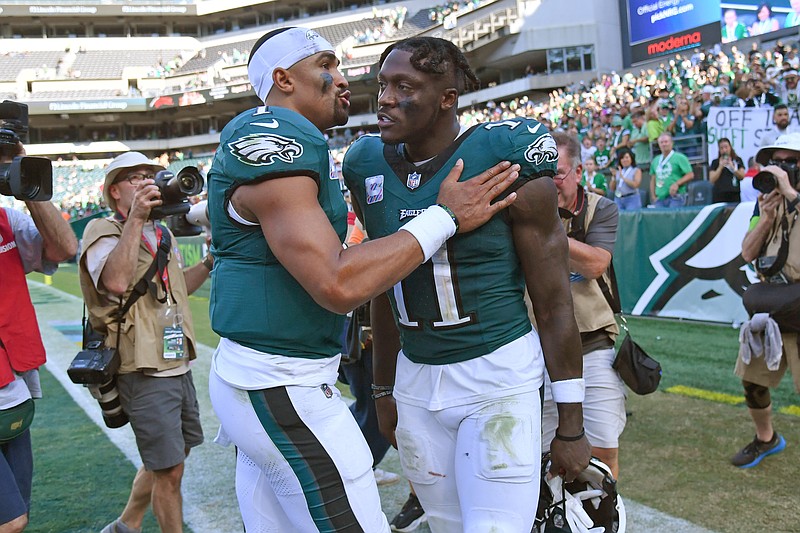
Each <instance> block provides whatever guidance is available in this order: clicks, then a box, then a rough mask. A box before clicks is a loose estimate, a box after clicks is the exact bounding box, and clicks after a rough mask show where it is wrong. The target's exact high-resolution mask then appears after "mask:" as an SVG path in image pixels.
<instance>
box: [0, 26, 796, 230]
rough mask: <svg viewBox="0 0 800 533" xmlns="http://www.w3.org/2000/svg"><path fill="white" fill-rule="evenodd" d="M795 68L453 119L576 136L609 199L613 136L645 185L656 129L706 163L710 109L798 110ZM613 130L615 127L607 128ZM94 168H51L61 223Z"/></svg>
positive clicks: (735, 54)
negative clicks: (525, 125) (527, 123)
mask: <svg viewBox="0 0 800 533" xmlns="http://www.w3.org/2000/svg"><path fill="white" fill-rule="evenodd" d="M241 60H244V61H246V59H242V58H240V61H241ZM798 68H800V57H798V44H797V43H791V44H784V43H782V42H780V41H779V42H778V43H777V44H776V45H775V46H774V47H772V48H762V49H760V48H756V47H755V46H754V47H753V48H752V49H751V50H749V51H747V52H745V51H743V50H740V49H738V48H737V47H736V46H733V47H731V50H730V51H727V52H726V51H724V50H722V49H719V48H717V49H709V50H697V51H695V52H693V53H691V54H683V55H681V54H678V55H676V56H675V57H674V58H672V59H670V60H668V61H665V62H664V63H662V64H660V65H659V66H658V68H656V69H646V70H640V71H639V72H638V73H637V72H633V71H629V72H625V73H622V74H619V73H617V72H611V73H607V74H602V75H601V76H600V77H599V78H596V79H593V80H590V81H586V82H583V81H582V82H580V83H577V84H574V85H572V86H569V87H565V88H562V89H557V90H554V91H552V92H551V93H550V94H549V95H548V97H547V98H545V99H541V100H536V99H534V98H531V97H529V96H527V95H523V96H519V97H516V98H513V99H510V100H506V101H501V102H495V101H491V100H490V101H488V102H486V103H485V104H483V105H482V106H473V107H471V108H469V109H467V110H465V111H462V112H461V114H460V115H459V121H460V122H461V124H462V125H465V126H471V125H474V124H478V123H481V122H487V121H498V120H508V119H512V118H515V117H529V118H534V119H536V120H539V121H540V122H542V123H544V124H545V125H547V126H548V127H550V129H551V130H554V131H566V132H569V133H573V134H576V135H578V137H579V138H580V139H581V140H582V143H583V146H584V150H583V151H582V157H581V159H583V160H586V158H587V157H591V158H592V159H593V160H594V162H595V165H596V166H597V169H598V170H599V174H600V177H599V179H597V180H596V183H594V184H592V186H593V187H594V188H599V189H602V190H605V191H606V193H607V194H609V195H610V194H611V182H612V181H613V180H612V178H613V176H614V174H615V169H616V167H617V165H616V162H615V157H614V156H615V155H616V151H617V150H619V149H620V148H622V147H623V146H622V145H618V144H611V141H612V140H613V138H615V136H616V135H617V134H618V133H619V132H620V131H621V132H622V133H623V134H624V135H627V137H628V138H627V140H625V143H624V145H625V146H624V147H626V148H631V149H632V150H633V152H634V154H635V159H636V164H637V166H639V167H640V168H641V169H642V171H643V173H644V174H645V179H646V178H647V173H648V171H649V167H650V161H651V149H652V151H653V152H654V153H656V154H657V153H658V151H659V150H658V146H657V143H656V140H657V139H658V136H659V135H660V134H662V133H664V132H665V131H666V132H669V133H670V134H671V135H672V136H673V137H674V138H676V142H675V144H676V150H677V151H679V152H683V153H685V154H686V155H688V156H694V157H692V160H693V161H695V160H696V159H703V160H704V161H703V163H704V164H708V163H710V161H707V159H706V158H705V154H700V153H699V152H693V150H695V151H697V150H698V149H699V148H698V147H697V140H698V137H697V136H699V135H702V134H704V132H705V124H704V119H705V117H706V116H707V114H708V110H709V109H710V108H711V106H712V105H713V106H718V107H733V106H740V107H761V106H764V105H775V104H777V103H779V102H783V103H785V104H786V105H787V106H788V107H789V109H790V110H791V112H795V111H796V110H797V107H798V104H800V88H798V73H797V69H798ZM637 112H638V113H637ZM641 113H643V120H644V124H643V125H642V126H639V127H637V126H636V122H637V118H636V117H637V116H638V115H640V114H641ZM620 122H621V127H618V126H615V125H614V124H615V123H617V124H619V123H620ZM367 131H368V130H367V129H363V128H362V129H359V130H356V131H352V130H350V129H340V130H333V131H331V132H329V136H328V140H329V144H330V145H331V147H332V151H333V155H334V159H335V160H336V161H338V162H341V160H342V158H343V157H344V153H345V152H346V148H347V146H349V145H350V144H351V143H352V142H353V141H355V140H356V139H358V138H359V137H360V136H362V135H364V134H365V133H367ZM637 132H644V133H646V136H647V142H641V141H639V142H634V141H635V140H636V139H637ZM624 135H623V136H624ZM690 136H694V137H693V139H692V140H691V141H688V142H685V143H684V144H681V141H680V137H690ZM587 139H588V140H587ZM639 139H641V137H639ZM160 157H161V158H162V163H166V164H171V163H175V162H180V160H181V159H182V154H179V153H178V152H173V153H172V154H164V155H162V156H160ZM189 157H191V154H190V155H189ZM163 158H166V159H165V160H163ZM104 163H105V160H102V161H92V160H79V159H78V158H77V157H73V158H72V160H71V161H60V160H59V161H57V162H56V163H55V169H54V174H55V175H54V186H53V193H54V200H55V201H57V202H59V203H60V205H61V207H62V210H63V211H64V212H66V213H68V214H69V215H70V217H71V218H80V217H82V216H85V215H88V214H92V213H94V212H97V210H98V209H100V210H101V209H103V208H104V207H105V206H104V204H103V200H102V195H101V194H98V192H97V184H98V183H100V182H101V180H102V172H101V169H102V167H103V164H104ZM206 164H208V163H207V162H206ZM3 201H5V202H6V205H8V204H9V200H8V199H4V198H0V202H3Z"/></svg>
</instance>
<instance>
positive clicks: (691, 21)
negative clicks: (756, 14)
mask: <svg viewBox="0 0 800 533" xmlns="http://www.w3.org/2000/svg"><path fill="white" fill-rule="evenodd" d="M626 14H627V19H628V27H627V30H628V40H629V42H628V43H627V44H629V45H630V54H631V55H630V61H631V63H641V62H643V61H647V60H648V59H653V58H656V57H659V56H662V55H668V54H675V53H678V52H680V51H683V50H689V49H692V48H696V47H698V46H701V45H703V46H710V45H713V44H715V43H718V42H719V41H720V38H721V34H720V32H721V28H720V2H719V0H627V10H626Z"/></svg>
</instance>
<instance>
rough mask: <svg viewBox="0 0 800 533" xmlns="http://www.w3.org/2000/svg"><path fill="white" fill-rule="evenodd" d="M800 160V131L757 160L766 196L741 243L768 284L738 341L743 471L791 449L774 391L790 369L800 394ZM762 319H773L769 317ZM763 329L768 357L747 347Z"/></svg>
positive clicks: (751, 303) (748, 297)
mask: <svg viewBox="0 0 800 533" xmlns="http://www.w3.org/2000/svg"><path fill="white" fill-rule="evenodd" d="M798 159H800V134H798V133H791V134H787V135H782V136H780V137H778V139H777V140H776V141H775V142H774V143H773V144H771V145H769V146H765V147H762V148H761V149H760V150H759V151H758V154H757V155H756V161H758V163H759V164H761V165H763V166H764V168H763V171H762V172H760V173H759V174H757V175H756V176H755V177H754V178H753V186H754V187H755V188H756V189H758V191H759V192H760V193H761V194H759V196H758V203H757V204H756V207H755V210H754V212H753V217H752V218H751V220H750V230H749V231H748V232H747V235H746V236H745V238H744V241H743V242H742V257H743V258H744V260H745V261H748V262H751V261H754V262H755V267H756V270H757V271H758V275H759V278H761V283H756V284H753V285H751V286H750V287H749V288H748V289H747V291H745V294H744V296H743V303H744V305H745V308H747V310H748V312H749V313H750V315H751V316H752V317H753V320H751V321H750V322H748V323H746V324H745V325H744V326H743V330H742V333H741V334H740V336H739V338H740V341H743V342H742V346H741V348H740V350H739V358H738V359H737V361H736V369H735V373H736V375H737V376H739V377H740V378H742V384H743V385H744V391H745V400H746V402H747V406H748V408H749V410H750V416H751V417H752V419H753V422H754V423H755V426H756V436H755V438H754V439H753V441H752V442H751V443H749V444H748V445H747V446H745V447H744V448H743V449H742V450H740V451H739V452H738V453H737V454H736V455H735V456H734V457H733V458H732V459H731V462H732V463H733V464H734V465H735V466H738V467H740V468H750V467H753V466H756V465H757V464H758V463H760V462H761V460H762V459H763V458H764V457H766V456H768V455H772V454H775V453H778V452H780V451H782V450H783V449H784V448H785V447H786V441H785V440H784V438H783V437H782V436H781V435H779V434H778V433H776V432H775V431H774V429H773V427H772V402H771V399H770V392H769V389H770V388H774V387H777V386H778V384H779V383H780V381H781V378H782V377H783V375H784V373H785V372H786V369H787V367H788V368H789V369H790V370H791V373H792V376H793V377H794V385H795V390H797V391H798V392H800V355H798V332H800V283H798V282H800V226H799V227H797V228H795V226H796V225H797V219H798V215H800V211H799V210H798V207H800V193H799V192H798V190H797V187H798ZM761 313H769V316H770V319H769V320H766V315H764V314H761ZM776 326H777V327H776ZM762 330H763V331H764V342H763V345H762V347H763V352H764V354H763V357H761V356H760V355H761V354H756V353H752V352H756V351H759V350H758V343H757V342H756V343H753V349H751V348H750V346H751V344H750V343H748V342H746V341H747V339H748V338H750V337H751V336H752V334H754V333H756V332H759V331H762ZM778 330H779V331H778ZM781 342H782V349H781ZM751 355H752V357H751Z"/></svg>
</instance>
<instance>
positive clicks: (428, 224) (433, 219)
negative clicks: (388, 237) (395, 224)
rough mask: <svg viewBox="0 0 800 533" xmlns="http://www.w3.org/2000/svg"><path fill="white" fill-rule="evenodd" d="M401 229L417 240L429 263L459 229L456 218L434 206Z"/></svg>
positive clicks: (441, 208) (438, 206) (440, 207)
mask: <svg viewBox="0 0 800 533" xmlns="http://www.w3.org/2000/svg"><path fill="white" fill-rule="evenodd" d="M400 229H401V230H405V231H407V232H409V233H410V234H411V235H413V236H414V238H415V239H417V242H418V243H419V245H420V247H421V248H422V254H423V255H424V256H425V261H427V260H428V259H430V258H431V257H432V256H433V254H435V253H436V250H438V249H439V248H441V247H442V245H443V244H444V243H445V242H446V241H447V239H449V238H450V237H452V236H453V235H455V234H456V230H457V229H458V228H457V226H456V223H455V217H451V216H450V215H449V214H448V213H447V211H445V210H444V208H443V207H442V206H440V205H432V206H430V207H429V208H428V209H426V210H425V211H423V212H422V213H421V214H419V215H417V216H416V217H415V218H414V219H413V220H411V221H410V222H407V223H406V224H405V225H404V226H403V227H402V228H400ZM425 261H423V262H425Z"/></svg>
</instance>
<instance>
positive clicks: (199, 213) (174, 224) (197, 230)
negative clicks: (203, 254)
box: [167, 200, 211, 237]
mask: <svg viewBox="0 0 800 533" xmlns="http://www.w3.org/2000/svg"><path fill="white" fill-rule="evenodd" d="M167 227H168V228H169V230H170V231H171V232H172V234H173V235H175V236H176V237H193V236H195V235H200V234H201V233H203V231H204V230H205V231H206V233H208V234H210V233H211V222H209V221H208V200H200V201H199V202H197V203H196V204H194V205H193V206H192V207H191V208H190V209H189V212H188V213H186V215H185V216H182V217H170V218H168V219H167Z"/></svg>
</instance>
